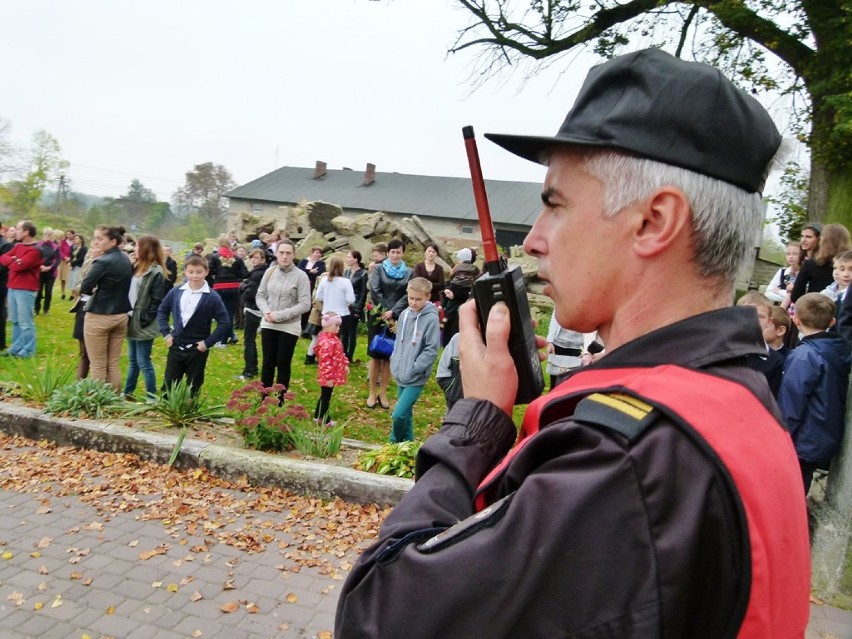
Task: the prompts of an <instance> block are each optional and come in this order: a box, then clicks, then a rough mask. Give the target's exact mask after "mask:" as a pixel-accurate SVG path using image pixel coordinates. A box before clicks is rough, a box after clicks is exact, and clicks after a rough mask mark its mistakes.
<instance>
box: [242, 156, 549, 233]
mask: <svg viewBox="0 0 852 639" xmlns="http://www.w3.org/2000/svg"><path fill="white" fill-rule="evenodd" d="M485 188H486V191H487V193H488V201H489V205H490V208H491V217H492V220H493V222H494V228H495V232H496V235H497V242H498V244H500V245H501V246H504V247H507V246H511V245H518V244H521V243H522V242H523V238H524V236H525V235H526V233H527V231H529V229H530V227H531V226H532V224H533V221H534V220H535V218H536V216H537V215H538V213H539V211H540V210H541V184H540V183H537V182H536V183H533V182H509V181H502V180H485ZM226 195H227V197H228V198H230V212H231V213H232V214H239V213H241V212H246V213H250V214H252V215H256V216H265V215H267V216H273V215H275V214H276V213H277V212H278V211H279V210H280V207H292V206H297V205H299V204H304V203H305V202H313V201H322V202H328V203H331V204H337V205H338V206H340V207H341V208H342V209H343V211H344V214H345V215H352V216H355V215H360V214H362V213H373V212H376V211H381V212H383V213H385V214H387V215H389V216H390V217H391V218H394V217H411V216H413V215H416V216H418V217H419V218H420V220H421V221H422V222H423V224H424V226H426V228H427V229H428V230H429V232H430V234H431V235H432V237H434V238H436V239H438V240H464V239H471V240H474V241H476V240H478V239H479V222H478V218H477V213H476V204H475V202H474V197H473V189H472V187H471V181H470V179H469V178H455V177H439V176H429V175H407V174H404V173H381V172H377V171H376V170H375V166H374V165H372V164H368V165H367V169H366V171H364V172H361V171H354V170H352V169H327V168H326V165H325V163H323V162H317V165H316V167H314V168H304V167H290V166H285V167H281V168H280V169H277V170H275V171H272V172H271V173H267V174H266V175H264V176H262V177H259V178H257V179H256V180H252V181H251V182H249V183H247V184H244V185H243V186H240V187H237V188H236V189H233V190H232V191H230V192H228V193H227V194H226Z"/></svg>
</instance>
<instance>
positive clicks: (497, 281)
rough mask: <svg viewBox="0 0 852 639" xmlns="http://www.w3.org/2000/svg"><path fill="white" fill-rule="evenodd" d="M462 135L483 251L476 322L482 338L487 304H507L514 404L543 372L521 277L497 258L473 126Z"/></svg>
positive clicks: (536, 390) (540, 386)
mask: <svg viewBox="0 0 852 639" xmlns="http://www.w3.org/2000/svg"><path fill="white" fill-rule="evenodd" d="M462 135H463V136H464V145H465V147H466V149H467V160H468V163H469V164H470V178H471V183H472V184H473V196H474V198H475V199H476V211H477V213H478V215H479V228H480V232H481V234H482V252H483V253H484V254H485V273H484V274H483V275H482V276H481V277H479V278H478V279H477V280H476V282H474V285H473V295H474V298H475V299H476V308H477V309H478V310H479V325H480V327H481V328H482V337H483V339H484V338H485V324H486V322H487V321H488V313H489V312H490V311H491V307H492V306H494V304H496V303H497V302H503V303H505V304H506V306H507V307H508V308H509V317H510V319H511V323H512V327H511V330H510V332H509V352H510V353H511V355H512V359H513V360H514V361H515V368H516V369H517V371H518V394H517V395H516V396H515V404H528V403H529V402H531V401H532V400H534V399H535V398H536V397H538V396H539V395H541V391H542V390H544V375H542V373H541V361H540V360H539V358H538V349H537V348H536V345H535V331H534V330H533V324H532V315H531V314H530V304H529V300H528V299H527V293H526V289H525V287H524V277H523V275H522V274H521V268H520V267H519V266H517V265H515V266H512V267H511V268H509V266H508V264H507V263H506V260H505V259H504V258H501V257H500V254H499V252H498V251H497V242H496V240H495V239H494V225H493V224H492V223H491V211H490V210H489V208H488V195H487V194H486V192H485V180H483V178H482V168H481V167H480V165H479V151H477V148H476V138H475V136H474V133H473V127H472V126H466V127H464V128H462Z"/></svg>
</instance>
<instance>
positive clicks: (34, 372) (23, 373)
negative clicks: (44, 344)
mask: <svg viewBox="0 0 852 639" xmlns="http://www.w3.org/2000/svg"><path fill="white" fill-rule="evenodd" d="M0 360H2V366H3V369H4V377H5V378H6V379H9V380H12V381H13V382H15V383H16V384H17V385H18V388H20V393H21V396H22V397H23V398H24V399H26V400H27V401H31V402H36V403H38V404H44V403H46V402H47V400H48V399H50V396H51V395H53V391H55V390H57V389H59V388H62V387H63V386H66V385H67V384H69V383H70V382H71V379H72V378H73V376H74V372H75V371H76V370H77V362H76V360H75V361H74V362H70V363H66V364H52V363H51V364H48V363H43V360H40V359H36V358H34V357H33V358H25V359H18V358H11V357H10V358H6V357H4V358H0ZM60 361H61V360H60Z"/></svg>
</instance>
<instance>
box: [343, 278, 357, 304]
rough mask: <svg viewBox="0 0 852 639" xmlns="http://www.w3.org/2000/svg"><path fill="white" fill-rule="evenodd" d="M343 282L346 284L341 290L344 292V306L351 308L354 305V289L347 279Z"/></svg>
mask: <svg viewBox="0 0 852 639" xmlns="http://www.w3.org/2000/svg"><path fill="white" fill-rule="evenodd" d="M344 281H345V282H346V284H345V285H344V287H343V288H345V289H346V290H345V291H344V293H343V294H344V296H345V299H346V304H347V305H348V306H352V304H354V303H355V289H354V288H352V282H351V281H350V280H349V278H346V279H345V280H344Z"/></svg>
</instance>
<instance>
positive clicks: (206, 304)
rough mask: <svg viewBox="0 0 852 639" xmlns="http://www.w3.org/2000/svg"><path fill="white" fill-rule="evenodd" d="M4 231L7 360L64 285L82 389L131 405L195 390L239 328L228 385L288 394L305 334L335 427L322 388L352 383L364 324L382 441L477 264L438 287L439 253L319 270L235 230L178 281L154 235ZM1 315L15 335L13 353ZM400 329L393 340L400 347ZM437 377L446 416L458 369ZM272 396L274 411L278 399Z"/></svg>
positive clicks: (450, 328) (319, 262)
mask: <svg viewBox="0 0 852 639" xmlns="http://www.w3.org/2000/svg"><path fill="white" fill-rule="evenodd" d="M2 231H3V243H2V244H0V256H3V257H2V258H0V259H2V260H4V261H3V262H0V295H2V297H0V302H2V310H3V315H2V320H3V327H2V328H3V330H2V331H0V336H2V340H3V342H2V344H0V346H2V347H3V349H2V351H3V355H4V356H8V357H14V358H28V357H32V356H33V355H34V354H35V352H36V330H35V322H34V316H35V315H38V314H39V313H42V314H45V315H47V314H48V313H49V312H50V311H51V304H52V302H53V289H54V288H55V282H56V279H59V280H60V283H61V288H60V292H59V293H60V295H61V298H62V300H66V299H70V300H71V305H72V306H71V310H72V312H74V314H75V315H74V327H73V330H72V337H73V339H75V340H76V341H77V344H78V350H79V356H78V366H77V378H78V379H83V378H85V377H89V376H91V377H92V378H94V379H99V380H102V381H104V382H107V383H109V384H110V385H111V386H112V387H113V388H114V389H115V390H116V391H117V392H119V393H120V394H121V395H123V396H124V397H125V398H126V399H127V400H129V401H146V402H149V403H152V402H155V401H157V399H158V397H159V396H160V395H161V394H162V393H163V392H164V391H165V389H167V388H168V387H170V386H171V385H172V384H174V383H176V382H177V381H178V380H180V379H182V378H185V379H186V383H187V384H188V385H189V386H190V387H191V388H192V389H193V392H195V393H197V392H198V391H199V390H200V389H201V386H202V385H203V383H204V376H205V370H206V363H207V358H208V356H209V350H210V349H211V348H225V347H226V346H228V345H234V344H238V343H239V342H240V338H239V337H238V333H237V332H236V329H238V328H241V329H242V331H243V332H242V351H243V368H242V371H241V372H240V374H239V375H238V376H237V377H236V379H237V380H238V381H243V382H246V381H250V380H252V379H254V378H257V377H259V378H260V381H261V382H262V384H263V386H264V387H265V388H269V387H272V386H273V385H274V384H279V385H280V386H281V387H283V388H285V389H286V388H289V386H290V380H291V376H292V365H293V356H294V353H295V349H296V345H297V343H298V340H299V338H300V337H304V338H307V339H310V343H309V345H308V348H307V355H306V357H305V365H317V366H318V368H317V378H318V381H319V384H320V387H321V391H320V398H319V399H318V402H317V409H316V418H317V419H318V420H323V421H324V422H331V421H332V420H331V418H330V410H331V406H330V404H331V391H332V389H333V388H334V386H339V385H341V384H344V383H346V381H347V379H348V374H349V367H350V366H351V364H352V362H353V361H354V357H355V348H356V345H357V342H358V336H359V333H360V331H359V324H361V323H362V322H364V323H366V325H367V339H368V349H367V352H368V357H369V362H368V365H367V387H368V389H367V397H366V406H367V407H368V408H377V407H381V408H383V409H386V410H389V409H390V407H391V402H390V399H389V397H388V392H387V391H388V388H389V387H390V380H391V378H393V379H394V380H395V381H396V382H397V388H398V398H397V402H396V406H395V409H394V411H393V413H392V415H391V419H390V421H391V428H390V435H389V438H390V440H391V441H405V440H411V439H413V438H414V429H413V405H414V403H415V401H416V400H417V398H418V397H419V395H420V393H421V392H422V390H423V387H424V386H425V384H426V382H427V381H428V379H429V377H430V376H431V371H432V367H433V364H434V362H435V360H436V359H437V355H438V351H439V349H440V347H441V333H442V332H443V333H444V334H445V335H448V334H452V333H453V332H455V331H457V330H458V322H457V320H455V319H453V318H454V316H455V315H456V314H457V310H458V307H459V306H460V303H461V302H463V301H464V300H465V299H466V298H467V296H468V295H469V293H470V288H471V286H472V283H473V279H474V278H475V276H476V275H478V273H479V270H478V268H477V267H476V266H474V265H473V261H474V259H475V250H473V249H463V250H461V251H459V252H458V254H457V256H456V257H457V260H458V264H457V265H456V267H455V268H453V269H452V272H451V273H450V274H449V277H446V278H445V274H444V269H443V267H442V266H441V265H440V264H438V263H437V261H436V258H437V257H438V247H437V246H436V245H435V244H429V245H428V246H426V247H425V250H424V259H423V261H422V262H419V263H418V264H416V265H415V266H414V268H411V267H409V266H407V265H406V263H405V261H404V254H405V246H404V244H403V243H402V242H401V241H400V240H391V241H390V242H389V243H388V244H382V243H380V244H376V245H375V246H374V247H373V254H372V261H371V262H370V264H369V266H365V264H364V262H363V259H362V256H361V253H360V252H359V251H357V250H351V251H349V252H348V253H347V254H346V256H345V257H344V258H341V257H339V256H331V257H330V258H329V259H328V263H326V259H325V258H324V256H323V251H322V249H321V248H320V247H311V248H310V252H309V254H308V257H306V258H304V259H302V260H300V261H298V262H297V261H296V259H295V254H296V245H295V244H294V243H293V242H292V241H291V240H289V239H288V238H287V237H286V234H283V233H280V232H278V233H274V234H267V233H261V234H260V235H259V236H258V237H257V238H256V239H253V240H252V241H251V242H246V244H241V243H240V242H239V241H238V239H237V235H236V233H235V232H233V231H231V232H229V233H228V234H226V235H222V236H221V237H220V238H219V239H218V241H217V243H216V247H215V248H214V249H213V250H211V251H209V253H207V254H205V246H204V244H202V243H196V244H194V245H193V246H192V247H191V249H190V250H189V252H188V253H187V254H186V255H185V256H184V258H183V260H182V265H181V266H180V269H182V271H180V269H179V265H178V263H177V261H176V260H175V259H174V257H173V256H172V249H171V247H169V246H167V245H165V246H164V245H163V244H162V243H161V242H160V241H159V239H158V238H156V237H154V236H151V235H142V236H139V237H137V238H135V239H134V238H132V237H130V236H129V235H128V234H127V233H126V231H125V229H124V228H123V227H115V226H99V227H98V228H96V229H95V231H94V234H93V236H92V238H91V241H90V242H87V241H86V238H85V237H83V236H82V235H81V234H79V233H76V232H75V231H74V230H73V229H68V230H67V231H54V230H52V229H45V230H43V232H42V240H41V241H38V240H37V239H36V238H37V229H36V227H35V225H34V224H33V223H32V222H30V221H27V220H22V221H21V222H19V223H18V224H17V225H16V226H14V227H10V228H8V229H6V228H4V229H2ZM454 300H455V302H456V303H455V304H454V303H453V302H454ZM54 306H55V304H54ZM7 308H8V319H9V324H11V327H12V340H11V343H10V344H9V345H8V347H7V344H6V323H7V322H6V319H7V312H6V311H7ZM444 308H448V311H447V312H446V315H444ZM397 331H401V337H402V339H399V340H398V339H396V335H397ZM378 335H381V336H382V337H383V340H384V341H385V343H386V345H389V346H387V348H386V349H385V350H383V351H382V350H374V349H373V348H372V347H370V346H369V344H370V343H371V342H372V341H373V340H374V339H375V338H376V336H378ZM158 337H163V338H164V341H165V345H166V347H167V355H166V361H165V370H164V378H163V380H161V383H160V384H158V380H157V376H156V373H155V368H154V364H153V361H152V353H153V350H154V343H155V340H156V339H157V338H158ZM258 338H259V341H260V346H259V347H258ZM447 339H449V337H448V338H447ZM125 343H126V345H127V346H126V353H127V370H126V371H124V373H123V372H122V370H121V364H120V362H121V355H122V352H123V351H124V348H125V346H124V345H125ZM338 346H339V348H338ZM439 369H440V370H439V379H441V378H443V377H444V376H450V377H451V378H452V379H453V380H456V381H457V383H456V384H455V389H454V391H453V393H452V394H447V402H448V406H449V405H450V403H451V401H450V396H451V395H458V394H459V389H460V386H461V384H460V377H459V370H458V366H456V367H455V369H454V370H453V371H451V372H450V373H448V372H447V371H446V370H444V369H443V368H441V367H439ZM140 376H141V378H142V379H141V382H142V386H143V388H144V390H142V389H140V388H139V386H140ZM280 397H281V398H282V399H281V401H283V397H284V392H282V393H281V394H280Z"/></svg>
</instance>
